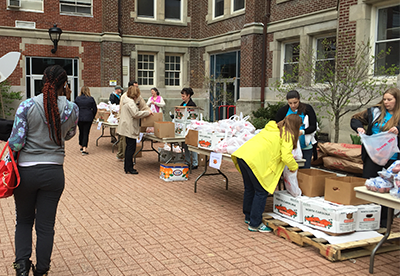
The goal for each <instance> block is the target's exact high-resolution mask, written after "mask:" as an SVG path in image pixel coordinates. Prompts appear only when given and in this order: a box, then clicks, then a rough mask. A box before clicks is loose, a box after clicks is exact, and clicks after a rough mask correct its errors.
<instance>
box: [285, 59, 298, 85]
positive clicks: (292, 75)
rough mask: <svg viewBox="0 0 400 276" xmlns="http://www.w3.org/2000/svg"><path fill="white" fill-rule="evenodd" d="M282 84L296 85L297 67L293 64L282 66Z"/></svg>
mask: <svg viewBox="0 0 400 276" xmlns="http://www.w3.org/2000/svg"><path fill="white" fill-rule="evenodd" d="M283 73H284V76H283V78H284V83H296V82H298V79H299V72H298V70H297V67H296V66H294V65H293V64H285V65H284V66H283Z"/></svg>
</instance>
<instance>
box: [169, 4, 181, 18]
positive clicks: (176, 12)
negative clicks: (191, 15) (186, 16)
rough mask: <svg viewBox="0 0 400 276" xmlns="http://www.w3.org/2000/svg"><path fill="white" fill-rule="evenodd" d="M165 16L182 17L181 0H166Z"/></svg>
mask: <svg viewBox="0 0 400 276" xmlns="http://www.w3.org/2000/svg"><path fill="white" fill-rule="evenodd" d="M165 18H166V19H178V20H180V19H181V0H165Z"/></svg>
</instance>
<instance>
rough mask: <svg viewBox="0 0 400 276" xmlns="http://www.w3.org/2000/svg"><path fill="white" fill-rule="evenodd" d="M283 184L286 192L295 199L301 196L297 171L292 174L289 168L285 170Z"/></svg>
mask: <svg viewBox="0 0 400 276" xmlns="http://www.w3.org/2000/svg"><path fill="white" fill-rule="evenodd" d="M283 182H284V183H285V187H286V190H287V191H288V192H289V194H291V195H292V196H294V197H298V196H301V189H300V188H299V183H298V181H297V170H296V171H295V172H291V171H290V170H289V168H288V167H287V166H285V168H284V169H283Z"/></svg>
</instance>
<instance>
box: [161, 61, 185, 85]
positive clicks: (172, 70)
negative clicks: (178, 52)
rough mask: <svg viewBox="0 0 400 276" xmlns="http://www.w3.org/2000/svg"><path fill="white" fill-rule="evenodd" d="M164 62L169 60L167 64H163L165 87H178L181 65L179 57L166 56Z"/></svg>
mask: <svg viewBox="0 0 400 276" xmlns="http://www.w3.org/2000/svg"><path fill="white" fill-rule="evenodd" d="M165 60H169V63H168V64H165V85H171V86H174V85H177V83H178V85H179V83H180V81H179V80H180V75H181V71H180V68H181V64H180V60H181V58H180V56H166V58H165Z"/></svg>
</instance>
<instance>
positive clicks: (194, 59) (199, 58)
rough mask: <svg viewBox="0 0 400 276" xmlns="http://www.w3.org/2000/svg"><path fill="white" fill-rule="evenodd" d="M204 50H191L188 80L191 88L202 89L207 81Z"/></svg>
mask: <svg viewBox="0 0 400 276" xmlns="http://www.w3.org/2000/svg"><path fill="white" fill-rule="evenodd" d="M204 53H205V49H204V48H190V51H189V55H190V62H189V66H188V71H189V72H187V74H188V76H189V77H188V80H189V82H190V87H192V88H198V89H201V88H203V86H204V81H205V68H204V61H203V54H204Z"/></svg>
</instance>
